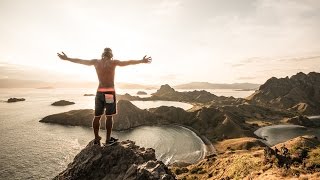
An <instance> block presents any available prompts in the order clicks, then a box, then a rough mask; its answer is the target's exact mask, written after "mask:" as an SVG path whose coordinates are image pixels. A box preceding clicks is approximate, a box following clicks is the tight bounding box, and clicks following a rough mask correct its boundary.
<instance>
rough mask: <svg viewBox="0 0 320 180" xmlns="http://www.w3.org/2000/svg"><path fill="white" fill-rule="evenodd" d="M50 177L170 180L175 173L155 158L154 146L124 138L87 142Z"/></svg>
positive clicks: (70, 179)
mask: <svg viewBox="0 0 320 180" xmlns="http://www.w3.org/2000/svg"><path fill="white" fill-rule="evenodd" d="M54 179H55V180H59V179H69V180H73V179H77V180H81V179H92V180H100V179H106V180H107V179H114V180H122V179H126V180H145V179H150V180H158V179H162V180H173V179H175V175H174V174H173V173H172V172H171V171H170V170H169V169H168V167H167V166H166V165H165V164H164V163H163V162H161V161H157V159H156V158H155V151H154V149H152V148H147V149H145V148H141V147H139V146H137V145H135V143H134V142H133V141H129V140H127V141H122V142H120V143H119V144H116V145H113V146H106V147H100V146H98V145H93V142H90V143H89V144H88V145H87V147H85V148H84V149H83V150H82V151H81V152H80V153H79V154H77V155H76V157H75V158H74V160H73V162H72V163H70V164H69V165H68V167H67V169H66V170H64V171H63V172H61V173H60V174H59V175H58V176H56V177H55V178H54Z"/></svg>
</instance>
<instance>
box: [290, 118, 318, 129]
mask: <svg viewBox="0 0 320 180" xmlns="http://www.w3.org/2000/svg"><path fill="white" fill-rule="evenodd" d="M286 122H287V123H290V124H295V125H300V126H305V127H317V125H316V124H315V123H313V121H311V120H310V119H309V118H308V117H306V116H295V117H292V118H288V119H287V120H286Z"/></svg>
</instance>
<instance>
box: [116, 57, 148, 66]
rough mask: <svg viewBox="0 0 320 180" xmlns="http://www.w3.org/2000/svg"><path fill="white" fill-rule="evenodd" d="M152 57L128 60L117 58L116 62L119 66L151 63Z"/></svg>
mask: <svg viewBox="0 0 320 180" xmlns="http://www.w3.org/2000/svg"><path fill="white" fill-rule="evenodd" d="M151 61H152V58H151V57H147V56H144V57H143V59H141V60H128V61H119V60H115V62H116V64H117V65H118V66H128V65H134V64H141V63H151Z"/></svg>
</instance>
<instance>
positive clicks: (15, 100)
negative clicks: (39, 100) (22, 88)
mask: <svg viewBox="0 0 320 180" xmlns="http://www.w3.org/2000/svg"><path fill="white" fill-rule="evenodd" d="M25 100H26V99H25V98H9V99H8V100H7V102H8V103H13V102H19V101H25Z"/></svg>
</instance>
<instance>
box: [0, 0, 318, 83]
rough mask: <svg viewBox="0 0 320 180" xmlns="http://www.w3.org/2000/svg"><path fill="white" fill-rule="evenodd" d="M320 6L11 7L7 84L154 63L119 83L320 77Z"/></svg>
mask: <svg viewBox="0 0 320 180" xmlns="http://www.w3.org/2000/svg"><path fill="white" fill-rule="evenodd" d="M319 10H320V2H319V1H312V0H307V1H298V0H292V1H274V0H244V1H236V0H227V1H215V0H212V1H211V0H210V1H209V0H205V1H201V3H200V2H199V1H194V0H193V1H192V0H186V1H182V0H172V1H169V0H162V1H146V0H138V1H128V0H121V1H102V0H94V1H89V0H80V1H75V0H69V1H59V2H57V1H51V0H30V1H19V0H10V1H9V0H2V1H0V20H1V22H2V23H1V25H0V26H1V28H0V40H1V42H3V43H2V44H1V45H0V70H1V71H0V79H19V78H20V79H21V78H25V79H30V80H31V79H33V80H40V81H46V80H47V81H61V80H65V81H84V82H88V81H90V82H97V77H96V75H95V70H94V67H87V66H82V65H77V64H72V63H71V62H65V61H61V60H59V58H58V57H57V55H56V53H57V52H61V51H64V52H65V53H66V54H67V55H68V56H70V57H77V58H83V59H94V58H99V57H100V55H101V53H102V51H103V49H104V48H105V47H111V48H112V49H113V52H114V56H115V59H120V60H128V59H141V58H142V57H143V56H144V55H150V56H152V58H153V62H152V63H151V64H148V65H137V66H131V67H119V68H117V74H116V82H127V83H133V84H148V85H149V84H157V85H158V84H174V85H178V84H183V83H189V82H210V83H227V84H230V83H244V82H247V83H255V84H262V83H264V82H265V81H266V80H267V79H269V78H270V77H273V76H274V77H279V78H280V77H286V76H292V75H294V74H296V73H298V72H304V73H308V72H311V71H316V72H320V67H319V66H318V64H319V63H320V46H319V45H318V42H319V41H320V34H319V33H318V32H320V11H319Z"/></svg>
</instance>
